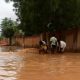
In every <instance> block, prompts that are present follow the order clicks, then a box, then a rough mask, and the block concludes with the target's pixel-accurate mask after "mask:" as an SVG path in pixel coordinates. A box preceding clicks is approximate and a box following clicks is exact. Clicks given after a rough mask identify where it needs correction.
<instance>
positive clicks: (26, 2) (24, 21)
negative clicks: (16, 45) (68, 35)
mask: <svg viewBox="0 0 80 80" xmlns="http://www.w3.org/2000/svg"><path fill="white" fill-rule="evenodd" d="M9 1H10V0H9ZM11 1H14V7H15V13H16V14H17V16H18V20H20V22H21V25H20V28H21V29H22V30H23V31H24V32H25V34H26V35H27V34H28V35H32V34H38V33H41V32H46V30H48V31H54V30H56V31H62V30H67V29H72V28H75V27H79V26H80V10H79V9H80V1H79V0H46V1H45V0H11ZM48 23H52V25H51V26H49V27H47V26H46V25H47V24H48Z"/></svg>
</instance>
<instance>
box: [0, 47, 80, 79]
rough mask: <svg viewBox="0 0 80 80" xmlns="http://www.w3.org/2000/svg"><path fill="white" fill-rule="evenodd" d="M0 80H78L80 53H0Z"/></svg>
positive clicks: (30, 50) (29, 50)
mask: <svg viewBox="0 0 80 80" xmlns="http://www.w3.org/2000/svg"><path fill="white" fill-rule="evenodd" d="M0 80H80V53H64V54H58V53H56V54H39V53H38V51H37V49H32V48H31V49H25V50H21V51H18V52H0Z"/></svg>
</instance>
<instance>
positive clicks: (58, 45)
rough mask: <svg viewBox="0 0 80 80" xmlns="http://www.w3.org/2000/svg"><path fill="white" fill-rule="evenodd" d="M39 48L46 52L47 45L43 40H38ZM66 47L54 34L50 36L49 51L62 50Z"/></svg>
mask: <svg viewBox="0 0 80 80" xmlns="http://www.w3.org/2000/svg"><path fill="white" fill-rule="evenodd" d="M39 45H40V49H41V50H44V51H46V52H47V50H48V47H49V46H48V45H47V43H46V42H45V41H43V40H41V41H40V42H39ZM65 48H66V42H65V41H63V40H60V39H57V38H56V37H55V36H53V37H51V38H50V49H51V51H52V52H53V53H54V52H64V50H65Z"/></svg>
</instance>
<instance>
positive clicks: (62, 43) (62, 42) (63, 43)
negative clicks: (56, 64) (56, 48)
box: [60, 41, 66, 51]
mask: <svg viewBox="0 0 80 80" xmlns="http://www.w3.org/2000/svg"><path fill="white" fill-rule="evenodd" d="M60 48H62V51H64V49H65V48H66V42H64V41H60Z"/></svg>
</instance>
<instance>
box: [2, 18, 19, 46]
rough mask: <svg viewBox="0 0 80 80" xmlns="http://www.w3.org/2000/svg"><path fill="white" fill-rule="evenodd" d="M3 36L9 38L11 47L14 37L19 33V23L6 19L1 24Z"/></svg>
mask: <svg viewBox="0 0 80 80" xmlns="http://www.w3.org/2000/svg"><path fill="white" fill-rule="evenodd" d="M1 28H2V35H3V36H4V37H6V38H9V42H10V45H11V40H12V37H13V36H14V34H15V32H16V31H17V23H16V22H15V21H13V20H11V19H9V18H4V19H3V20H2V22H1Z"/></svg>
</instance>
